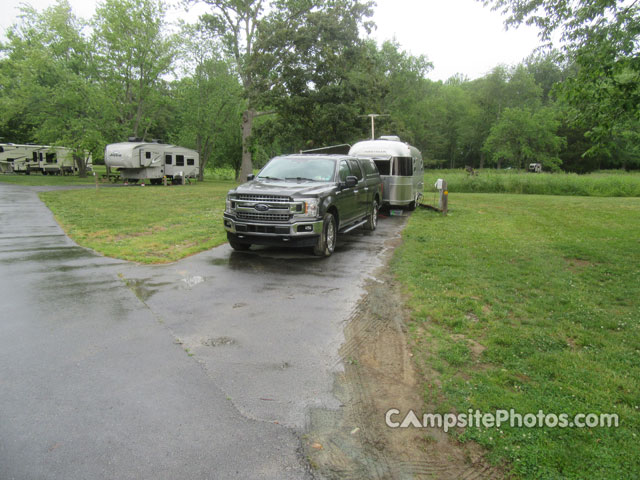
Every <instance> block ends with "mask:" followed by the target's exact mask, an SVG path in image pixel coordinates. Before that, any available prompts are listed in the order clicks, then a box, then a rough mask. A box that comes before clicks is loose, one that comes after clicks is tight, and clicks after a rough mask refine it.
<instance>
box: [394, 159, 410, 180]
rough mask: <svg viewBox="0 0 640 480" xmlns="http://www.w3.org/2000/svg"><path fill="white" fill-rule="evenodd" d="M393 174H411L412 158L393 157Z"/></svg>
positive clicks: (401, 175)
mask: <svg viewBox="0 0 640 480" xmlns="http://www.w3.org/2000/svg"><path fill="white" fill-rule="evenodd" d="M393 174H394V175H397V176H399V177H411V176H413V158H411V157H395V158H394V159H393Z"/></svg>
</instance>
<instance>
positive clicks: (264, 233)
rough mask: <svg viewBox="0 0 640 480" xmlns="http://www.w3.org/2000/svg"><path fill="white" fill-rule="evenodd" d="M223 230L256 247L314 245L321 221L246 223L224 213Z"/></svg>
mask: <svg viewBox="0 0 640 480" xmlns="http://www.w3.org/2000/svg"><path fill="white" fill-rule="evenodd" d="M223 222H224V228H225V230H226V231H227V232H229V233H232V234H234V235H236V236H237V237H238V239H240V240H246V242H247V243H254V244H257V245H283V244H291V245H298V246H313V245H315V243H316V241H317V238H318V236H319V235H320V234H321V233H322V226H323V222H322V220H317V219H310V220H299V221H294V222H291V223H276V222H273V223H271V222H269V223H267V222H248V221H246V220H239V219H237V218H236V217H235V216H234V215H231V214H228V213H225V214H224V218H223Z"/></svg>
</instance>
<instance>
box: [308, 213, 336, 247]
mask: <svg viewBox="0 0 640 480" xmlns="http://www.w3.org/2000/svg"><path fill="white" fill-rule="evenodd" d="M337 236H338V227H337V225H336V217H334V216H333V215H331V214H330V213H325V215H324V218H323V219H322V233H321V234H320V238H318V243H316V245H315V247H313V253H314V254H315V255H316V256H318V257H329V256H331V254H332V253H333V251H334V250H335V248H336V238H337Z"/></svg>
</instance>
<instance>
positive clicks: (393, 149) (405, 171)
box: [349, 136, 424, 210]
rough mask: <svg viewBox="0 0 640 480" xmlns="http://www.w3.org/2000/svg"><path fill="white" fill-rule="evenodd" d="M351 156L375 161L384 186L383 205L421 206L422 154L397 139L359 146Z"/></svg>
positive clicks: (383, 138)
mask: <svg viewBox="0 0 640 480" xmlns="http://www.w3.org/2000/svg"><path fill="white" fill-rule="evenodd" d="M349 155H351V156H354V157H361V158H370V159H372V160H373V161H374V162H375V164H376V166H377V167H378V171H379V172H380V177H381V178H382V182H383V185H384V190H383V192H382V204H383V205H389V206H392V207H395V206H401V207H407V208H409V209H411V210H413V209H414V208H416V205H418V204H419V203H420V199H421V197H422V192H423V190H424V165H423V163H422V154H421V153H420V151H419V150H418V149H417V148H415V147H412V146H411V145H409V144H407V143H404V142H402V141H400V138H399V137H396V136H383V137H380V138H379V139H378V140H365V141H362V142H358V143H356V144H355V145H354V146H353V147H351V149H350V150H349Z"/></svg>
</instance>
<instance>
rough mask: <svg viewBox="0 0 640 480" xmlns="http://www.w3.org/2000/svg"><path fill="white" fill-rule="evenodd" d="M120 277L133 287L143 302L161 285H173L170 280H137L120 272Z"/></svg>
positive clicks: (156, 291) (133, 290)
mask: <svg viewBox="0 0 640 480" xmlns="http://www.w3.org/2000/svg"><path fill="white" fill-rule="evenodd" d="M118 276H119V277H120V279H121V280H122V281H123V282H124V283H125V285H127V287H129V288H130V289H131V291H132V292H133V293H134V294H135V295H136V297H138V298H139V299H140V300H142V301H143V302H146V301H147V300H149V299H150V298H151V297H152V296H153V295H154V294H156V293H158V291H159V290H160V287H164V286H166V285H171V283H170V282H155V283H154V282H149V281H148V280H146V279H145V280H139V279H138V280H135V279H129V278H124V275H122V274H118Z"/></svg>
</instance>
